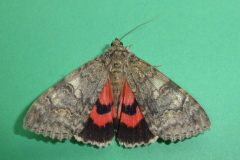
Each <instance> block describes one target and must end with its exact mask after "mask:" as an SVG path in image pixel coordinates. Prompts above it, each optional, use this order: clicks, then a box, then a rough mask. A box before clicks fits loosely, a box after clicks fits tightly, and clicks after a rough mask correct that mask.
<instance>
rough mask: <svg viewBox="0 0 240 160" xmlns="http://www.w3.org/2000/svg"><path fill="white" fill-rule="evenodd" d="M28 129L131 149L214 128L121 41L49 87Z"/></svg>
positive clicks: (174, 86)
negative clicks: (114, 139) (115, 143)
mask: <svg viewBox="0 0 240 160" xmlns="http://www.w3.org/2000/svg"><path fill="white" fill-rule="evenodd" d="M24 127H25V128H27V129H29V130H31V131H33V132H35V133H37V134H42V135H44V136H48V137H51V138H53V139H58V140H63V139H71V138H73V137H74V138H75V139H76V140H77V141H79V142H83V143H88V144H92V145H96V146H98V147H104V146H106V145H108V144H110V143H111V141H112V139H113V137H116V139H117V141H118V143H119V144H120V145H123V146H125V147H135V146H141V145H145V144H150V143H153V142H155V141H156V140H157V139H159V138H161V139H163V140H164V141H169V140H170V141H172V142H173V141H177V140H183V139H185V138H189V137H192V136H194V135H197V134H198V133H201V132H203V131H204V130H206V129H208V128H209V127H210V121H209V118H208V116H207V114H206V113H205V111H204V110H203V108H202V107H201V106H200V105H199V103H198V102H197V101H196V100H195V99H194V98H193V97H192V96H191V95H189V94H188V93H187V92H186V91H184V90H183V89H182V88H181V87H179V86H178V85H177V84H175V83H174V82H173V81H172V80H170V79H169V78H167V77H166V76H165V75H164V74H163V73H161V72H159V71H158V70H157V69H156V68H154V67H153V66H151V65H150V64H148V63H147V62H145V61H143V60H141V59H140V58H138V57H137V56H136V55H134V54H133V53H131V52H130V51H129V50H128V48H126V47H124V46H123V44H122V42H121V41H120V40H119V39H117V38H116V39H115V40H114V41H113V42H112V44H111V47H109V48H108V49H107V50H106V51H105V53H103V54H102V55H100V56H98V57H96V58H95V59H93V60H91V61H89V62H87V63H86V64H84V65H82V66H80V67H79V68H78V69H76V70H74V71H73V72H72V73H70V74H69V75H67V76H66V77H65V78H64V79H63V80H61V81H60V82H58V83H56V84H55V85H54V86H53V87H51V88H49V89H48V90H47V91H46V92H45V93H44V94H43V95H41V96H40V97H39V98H38V99H37V100H36V101H35V102H34V103H33V104H32V106H31V107H30V109H29V110H28V112H27V114H26V116H25V118H24Z"/></svg>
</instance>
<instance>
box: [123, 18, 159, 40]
mask: <svg viewBox="0 0 240 160" xmlns="http://www.w3.org/2000/svg"><path fill="white" fill-rule="evenodd" d="M158 17H159V16H157V17H154V18H152V19H150V20H148V21H146V22H143V23H141V24H139V25H137V26H136V27H134V28H133V29H131V30H130V31H128V32H127V33H125V34H124V35H123V36H122V37H121V38H120V41H121V40H122V39H123V38H125V37H126V36H127V35H129V34H130V33H132V32H134V31H135V30H137V29H138V28H140V27H142V26H144V25H146V24H148V23H150V22H152V21H153V20H155V19H157V18H158Z"/></svg>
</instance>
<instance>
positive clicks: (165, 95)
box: [127, 55, 210, 141]
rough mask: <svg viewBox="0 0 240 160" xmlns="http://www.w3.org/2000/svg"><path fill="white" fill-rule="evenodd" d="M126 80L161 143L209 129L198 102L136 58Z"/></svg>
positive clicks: (131, 59)
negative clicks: (162, 140) (161, 140)
mask: <svg viewBox="0 0 240 160" xmlns="http://www.w3.org/2000/svg"><path fill="white" fill-rule="evenodd" d="M128 64H129V65H128V71H127V80H128V82H129V85H130V88H131V89H132V91H133V93H134V95H135V97H136V100H137V102H138V104H139V107H140V109H141V111H142V114H143V117H144V118H145V120H146V122H147V124H148V126H149V129H150V131H151V132H152V133H153V134H154V135H155V136H159V137H161V138H162V139H164V140H171V141H176V140H182V139H184V138H188V137H191V136H193V135H196V134H198V133H200V132H202V131H204V130H206V129H208V128H209V127H210V121H209V118H208V116H207V114H206V113H205V111H204V110H203V109H202V107H201V106H200V105H199V103H198V102H197V101H196V100H195V99H194V98H193V97H192V96H190V95H189V94H188V93H187V92H186V91H184V90H183V89H182V88H180V87H179V86H178V85H176V84H175V83H174V82H172V81H171V80H170V79H169V78H167V77H166V76H165V75H164V74H162V73H161V72H159V71H158V70H156V69H155V68H154V67H152V66H151V65H149V64H147V63H146V62H144V61H143V60H141V59H139V58H138V57H136V56H135V55H131V57H129V63H128Z"/></svg>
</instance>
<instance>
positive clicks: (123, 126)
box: [117, 81, 157, 147]
mask: <svg viewBox="0 0 240 160" xmlns="http://www.w3.org/2000/svg"><path fill="white" fill-rule="evenodd" d="M118 113H119V116H118V117H119V119H120V120H119V126H118V132H117V139H118V142H119V143H120V144H121V145H123V146H125V147H135V146H140V145H142V144H148V143H152V142H154V141H155V140H156V139H157V136H154V135H153V134H152V133H151V132H150V130H149V128H148V125H147V123H146V121H145V119H144V117H143V115H142V112H141V110H140V107H139V104H138V102H137V101H136V99H135V96H134V94H133V92H132V90H131V89H130V87H129V85H128V82H127V81H125V84H124V86H123V89H122V91H121V95H120V104H119V108H118Z"/></svg>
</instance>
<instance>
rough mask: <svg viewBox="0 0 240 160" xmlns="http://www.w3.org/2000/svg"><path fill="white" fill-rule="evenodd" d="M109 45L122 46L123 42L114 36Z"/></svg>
mask: <svg viewBox="0 0 240 160" xmlns="http://www.w3.org/2000/svg"><path fill="white" fill-rule="evenodd" d="M111 47H116V48H118V47H121V48H123V43H122V42H121V41H120V40H119V39H118V38H115V39H114V41H112V43H111Z"/></svg>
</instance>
